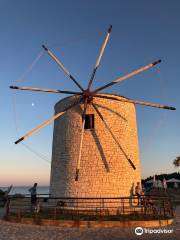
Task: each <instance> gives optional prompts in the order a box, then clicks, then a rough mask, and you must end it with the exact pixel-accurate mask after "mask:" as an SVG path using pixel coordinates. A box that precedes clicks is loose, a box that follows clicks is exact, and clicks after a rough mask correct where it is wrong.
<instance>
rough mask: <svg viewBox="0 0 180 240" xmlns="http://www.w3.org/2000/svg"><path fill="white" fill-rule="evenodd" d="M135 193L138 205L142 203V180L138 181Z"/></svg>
mask: <svg viewBox="0 0 180 240" xmlns="http://www.w3.org/2000/svg"><path fill="white" fill-rule="evenodd" d="M135 194H136V196H137V198H138V205H139V204H140V200H141V186H140V182H137V185H136V187H135Z"/></svg>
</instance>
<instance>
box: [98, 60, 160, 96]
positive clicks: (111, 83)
mask: <svg viewBox="0 0 180 240" xmlns="http://www.w3.org/2000/svg"><path fill="white" fill-rule="evenodd" d="M160 62H161V60H157V61H155V62H153V63H150V64H148V65H146V66H144V67H142V68H139V69H137V70H135V71H133V72H131V73H128V74H126V75H124V76H122V77H120V78H117V79H116V80H114V81H112V82H110V83H108V84H106V85H104V86H102V87H100V88H98V89H96V90H95V91H94V92H99V91H101V90H103V89H105V88H108V87H110V86H112V85H114V84H116V83H119V82H122V81H124V80H126V79H128V78H130V77H132V76H134V75H136V74H138V73H140V72H143V71H146V70H148V69H149V68H152V67H154V66H155V65H156V64H158V63H160Z"/></svg>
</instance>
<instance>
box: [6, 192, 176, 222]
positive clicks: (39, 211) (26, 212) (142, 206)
mask: <svg viewBox="0 0 180 240" xmlns="http://www.w3.org/2000/svg"><path fill="white" fill-rule="evenodd" d="M173 216H174V213H173V205H172V201H171V199H170V198H169V197H159V196H141V197H139V198H138V197H137V196H132V197H117V198H73V197H69V198H68V197H60V198H55V197H51V196H49V195H47V196H45V195H43V196H41V195H38V196H37V201H36V203H35V204H32V203H31V197H30V195H25V196H9V197H8V199H7V202H6V214H5V218H6V219H8V218H9V217H14V218H17V220H18V219H19V220H20V219H21V218H25V217H31V218H32V217H36V218H39V219H67V220H68V219H71V220H73V219H74V220H126V219H131V218H132V219H133V220H136V219H139V218H145V219H146V218H148V217H150V218H152V219H164V218H171V217H173Z"/></svg>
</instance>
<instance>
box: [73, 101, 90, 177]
mask: <svg viewBox="0 0 180 240" xmlns="http://www.w3.org/2000/svg"><path fill="white" fill-rule="evenodd" d="M86 109H87V98H86V99H85V102H84V110H83V112H82V129H81V138H80V146H79V155H78V161H77V167H76V176H75V181H78V179H79V170H80V163H81V154H82V144H83V137H84V126H85V116H86Z"/></svg>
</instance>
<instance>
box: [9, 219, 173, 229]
mask: <svg viewBox="0 0 180 240" xmlns="http://www.w3.org/2000/svg"><path fill="white" fill-rule="evenodd" d="M8 221H10V222H17V218H16V219H15V218H12V217H10V218H9V219H8ZM173 221H174V219H166V220H149V221H78V220H49V219H40V220H38V219H36V220H35V219H33V218H21V220H20V221H19V222H20V223H25V224H37V225H43V226H58V227H69V228H71V227H80V228H113V227H122V228H124V227H126V228H131V227H139V226H141V227H163V226H167V225H170V224H172V223H173Z"/></svg>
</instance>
